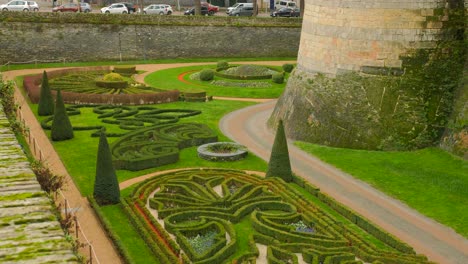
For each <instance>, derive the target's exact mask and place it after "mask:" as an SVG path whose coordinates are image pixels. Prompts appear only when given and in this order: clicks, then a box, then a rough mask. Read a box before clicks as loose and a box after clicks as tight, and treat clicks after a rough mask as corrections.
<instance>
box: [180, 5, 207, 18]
mask: <svg viewBox="0 0 468 264" xmlns="http://www.w3.org/2000/svg"><path fill="white" fill-rule="evenodd" d="M184 15H188V16H194V15H195V7H192V8H190V9H187V10H185V12H184ZM201 15H202V16H207V15H208V7H207V6H201Z"/></svg>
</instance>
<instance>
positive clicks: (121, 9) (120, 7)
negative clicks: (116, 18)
mask: <svg viewBox="0 0 468 264" xmlns="http://www.w3.org/2000/svg"><path fill="white" fill-rule="evenodd" d="M101 13H104V14H128V9H127V7H126V6H125V5H124V4H123V3H115V4H112V5H110V6H106V7H103V8H101Z"/></svg>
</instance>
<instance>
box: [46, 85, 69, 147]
mask: <svg viewBox="0 0 468 264" xmlns="http://www.w3.org/2000/svg"><path fill="white" fill-rule="evenodd" d="M50 136H51V138H52V140H53V141H62V140H67V139H72V138H73V127H72V125H71V122H70V119H69V118H68V114H67V110H66V109H65V105H64V103H63V99H62V93H61V92H60V90H58V91H57V101H56V103H55V113H54V118H53V120H52V127H51V128H50Z"/></svg>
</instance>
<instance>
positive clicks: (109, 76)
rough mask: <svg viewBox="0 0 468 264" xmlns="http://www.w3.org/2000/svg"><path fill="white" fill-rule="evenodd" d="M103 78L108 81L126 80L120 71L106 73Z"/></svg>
mask: <svg viewBox="0 0 468 264" xmlns="http://www.w3.org/2000/svg"><path fill="white" fill-rule="evenodd" d="M102 80H104V81H106V82H121V81H124V78H123V77H122V75H120V74H118V73H115V72H111V73H108V74H106V75H104V77H103V78H102Z"/></svg>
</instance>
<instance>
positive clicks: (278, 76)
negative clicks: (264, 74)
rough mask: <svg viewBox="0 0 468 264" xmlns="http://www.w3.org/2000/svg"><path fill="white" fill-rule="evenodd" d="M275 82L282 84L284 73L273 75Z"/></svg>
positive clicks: (272, 78)
mask: <svg viewBox="0 0 468 264" xmlns="http://www.w3.org/2000/svg"><path fill="white" fill-rule="evenodd" d="M271 80H272V81H273V82H274V83H278V84H282V83H283V82H284V75H283V74H282V73H275V74H273V75H272V76H271Z"/></svg>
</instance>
